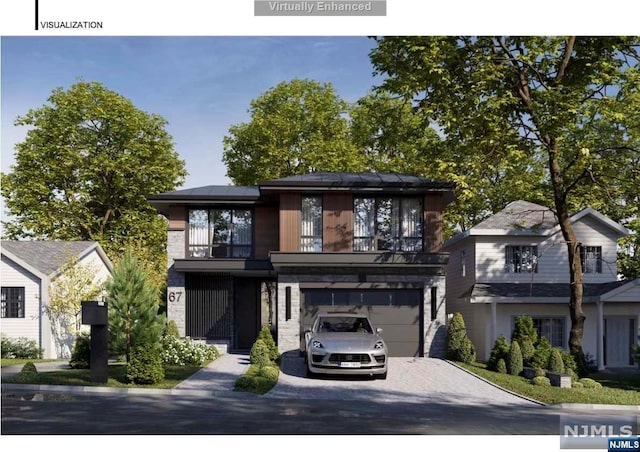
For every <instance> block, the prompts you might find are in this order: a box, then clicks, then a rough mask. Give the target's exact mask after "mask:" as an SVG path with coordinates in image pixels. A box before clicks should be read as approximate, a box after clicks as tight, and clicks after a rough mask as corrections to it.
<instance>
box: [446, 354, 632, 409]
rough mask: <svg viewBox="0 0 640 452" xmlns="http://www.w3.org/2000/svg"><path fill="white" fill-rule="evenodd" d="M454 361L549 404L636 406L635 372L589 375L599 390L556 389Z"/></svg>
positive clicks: (510, 388)
mask: <svg viewBox="0 0 640 452" xmlns="http://www.w3.org/2000/svg"><path fill="white" fill-rule="evenodd" d="M456 364H458V365H459V366H461V367H463V368H465V369H467V370H469V371H471V372H473V373H475V374H476V375H479V376H481V377H482V378H484V379H486V380H489V381H490V382H492V383H494V384H497V385H498V386H501V387H503V388H505V389H507V390H509V391H512V392H515V393H517V394H520V395H523V396H525V397H529V398H531V399H534V400H538V401H540V402H542V403H546V404H550V405H553V404H558V403H595V404H612V405H640V374H638V373H635V374H633V373H629V374H620V375H615V374H609V373H595V374H592V375H590V376H589V377H590V378H593V379H594V380H597V381H599V382H600V383H601V384H602V386H603V387H602V389H587V388H558V387H555V386H552V387H543V386H534V385H532V384H531V383H530V382H529V380H527V379H525V378H524V377H517V376H513V375H505V374H499V373H497V372H492V371H490V370H487V368H486V365H485V364H482V363H474V364H463V363H456Z"/></svg>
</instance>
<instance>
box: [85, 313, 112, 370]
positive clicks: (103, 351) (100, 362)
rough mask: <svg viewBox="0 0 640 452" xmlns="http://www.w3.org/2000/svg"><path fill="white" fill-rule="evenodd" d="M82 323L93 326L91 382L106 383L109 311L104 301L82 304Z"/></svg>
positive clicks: (90, 346)
mask: <svg viewBox="0 0 640 452" xmlns="http://www.w3.org/2000/svg"><path fill="white" fill-rule="evenodd" d="M82 323H83V325H91V342H90V345H89V350H90V351H89V368H90V371H91V372H90V373H91V381H94V382H98V383H106V382H107V379H108V366H107V365H108V360H109V330H108V327H107V324H108V323H109V309H108V308H107V303H106V302H104V301H83V302H82Z"/></svg>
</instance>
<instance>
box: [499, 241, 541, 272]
mask: <svg viewBox="0 0 640 452" xmlns="http://www.w3.org/2000/svg"><path fill="white" fill-rule="evenodd" d="M505 270H506V272H507V273H538V247H537V246H521V245H515V246H511V245H510V246H507V247H506V252H505Z"/></svg>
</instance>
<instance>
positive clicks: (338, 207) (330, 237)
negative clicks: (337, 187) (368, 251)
mask: <svg viewBox="0 0 640 452" xmlns="http://www.w3.org/2000/svg"><path fill="white" fill-rule="evenodd" d="M322 207H323V210H322V226H323V233H322V242H323V243H322V245H323V251H325V252H351V251H352V250H353V195H352V194H351V193H325V195H324V199H323V206H322Z"/></svg>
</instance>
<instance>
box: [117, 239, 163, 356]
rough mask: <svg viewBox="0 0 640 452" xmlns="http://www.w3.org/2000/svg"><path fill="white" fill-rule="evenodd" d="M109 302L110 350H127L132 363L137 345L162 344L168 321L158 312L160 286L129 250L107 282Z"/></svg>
mask: <svg viewBox="0 0 640 452" xmlns="http://www.w3.org/2000/svg"><path fill="white" fill-rule="evenodd" d="M107 301H108V304H109V340H110V344H109V346H110V349H111V353H113V354H122V353H124V355H125V356H126V358H127V362H129V358H130V357H131V351H132V349H133V348H135V346H136V344H142V343H144V344H157V343H159V340H160V337H161V335H162V332H163V331H164V326H165V322H164V318H163V317H162V316H160V315H158V305H159V293H158V289H157V287H156V286H155V285H154V284H153V282H151V280H150V278H149V275H148V274H147V272H146V271H145V270H144V269H143V268H142V266H141V265H140V262H139V261H138V259H137V258H136V256H135V255H134V254H133V253H132V251H131V250H130V249H129V250H127V251H126V252H125V254H124V255H123V256H122V258H121V259H120V260H119V262H117V263H116V266H115V269H114V271H113V276H112V279H111V280H110V281H109V282H108V283H107Z"/></svg>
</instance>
